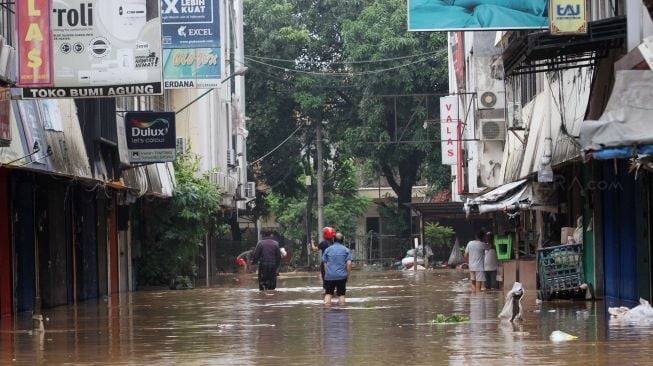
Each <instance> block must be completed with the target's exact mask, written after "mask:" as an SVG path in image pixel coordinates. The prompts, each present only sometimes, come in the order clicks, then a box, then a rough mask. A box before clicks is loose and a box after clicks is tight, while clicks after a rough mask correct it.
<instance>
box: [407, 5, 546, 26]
mask: <svg viewBox="0 0 653 366" xmlns="http://www.w3.org/2000/svg"><path fill="white" fill-rule="evenodd" d="M548 26H549V14H548V0H408V30H409V31H456V30H460V31H466V30H469V31H471V30H506V29H544V28H548Z"/></svg>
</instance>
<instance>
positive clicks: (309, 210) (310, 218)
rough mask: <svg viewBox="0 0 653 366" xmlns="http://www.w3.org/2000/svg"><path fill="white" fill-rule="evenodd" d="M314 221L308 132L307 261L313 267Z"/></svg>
mask: <svg viewBox="0 0 653 366" xmlns="http://www.w3.org/2000/svg"><path fill="white" fill-rule="evenodd" d="M312 223H313V180H312V176H311V134H310V133H308V131H307V132H306V263H307V264H308V268H311V231H312V230H311V229H312V228H311V226H312Z"/></svg>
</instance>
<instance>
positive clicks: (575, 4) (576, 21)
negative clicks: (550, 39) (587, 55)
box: [549, 0, 587, 35]
mask: <svg viewBox="0 0 653 366" xmlns="http://www.w3.org/2000/svg"><path fill="white" fill-rule="evenodd" d="M549 16H550V18H551V34H561V35H562V34H585V33H587V8H586V7H585V0H551V6H550V7H549Z"/></svg>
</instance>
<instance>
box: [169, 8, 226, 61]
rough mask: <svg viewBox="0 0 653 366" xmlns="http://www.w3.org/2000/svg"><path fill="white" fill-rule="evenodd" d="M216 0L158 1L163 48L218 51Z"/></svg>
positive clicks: (218, 25)
mask: <svg viewBox="0 0 653 366" xmlns="http://www.w3.org/2000/svg"><path fill="white" fill-rule="evenodd" d="M219 10H220V9H219V3H218V0H162V1H161V23H162V33H163V48H167V49H170V48H219V47H220V12H219Z"/></svg>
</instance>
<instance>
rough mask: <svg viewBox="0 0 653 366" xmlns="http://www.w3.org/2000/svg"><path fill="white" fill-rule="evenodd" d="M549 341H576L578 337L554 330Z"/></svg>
mask: <svg viewBox="0 0 653 366" xmlns="http://www.w3.org/2000/svg"><path fill="white" fill-rule="evenodd" d="M549 339H550V340H551V341H553V342H565V341H573V340H574V339H578V337H577V336H575V335H571V334H569V333H565V332H563V331H561V330H554V331H553V332H551V335H550V336H549Z"/></svg>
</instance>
